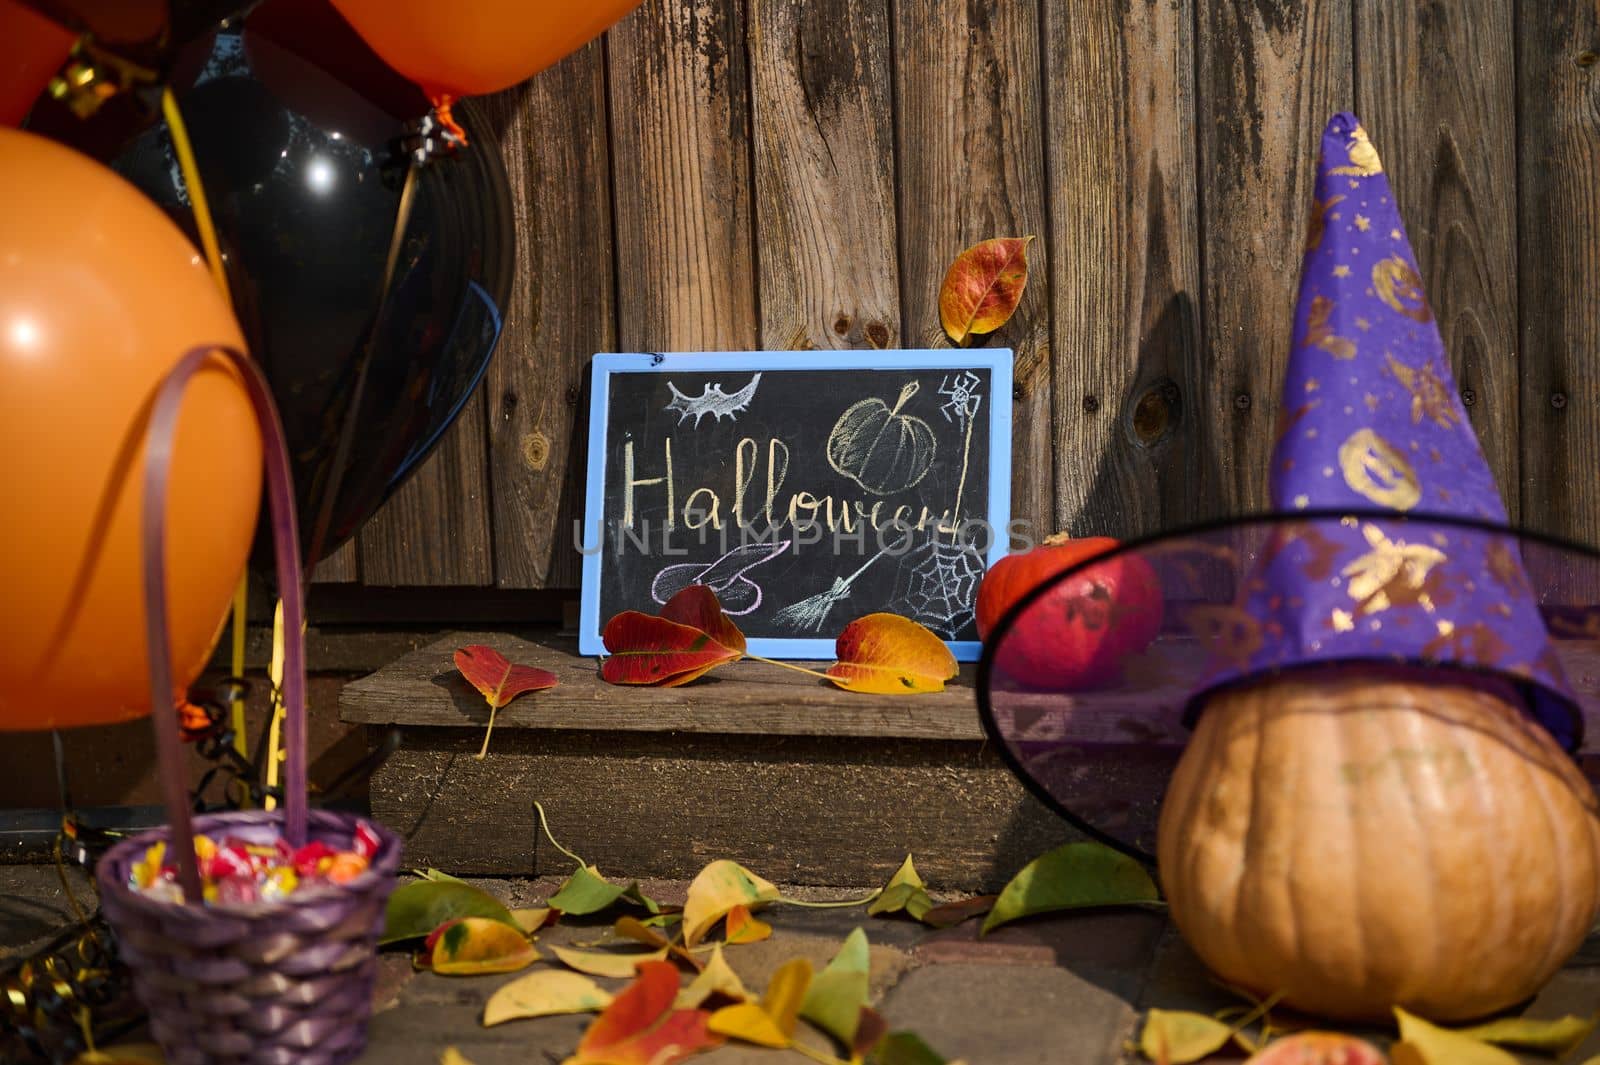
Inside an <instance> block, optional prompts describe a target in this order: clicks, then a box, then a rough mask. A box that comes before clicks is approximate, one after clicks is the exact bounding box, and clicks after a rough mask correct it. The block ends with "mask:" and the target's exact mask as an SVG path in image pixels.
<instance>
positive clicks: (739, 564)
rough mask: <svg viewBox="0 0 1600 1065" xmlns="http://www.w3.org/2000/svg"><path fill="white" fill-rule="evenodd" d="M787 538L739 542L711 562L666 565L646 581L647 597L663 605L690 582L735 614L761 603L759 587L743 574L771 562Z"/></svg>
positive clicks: (724, 609)
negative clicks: (648, 588) (706, 591)
mask: <svg viewBox="0 0 1600 1065" xmlns="http://www.w3.org/2000/svg"><path fill="white" fill-rule="evenodd" d="M790 543H792V541H790V540H779V541H778V542H776V543H755V544H741V545H739V546H738V547H735V548H734V549H733V550H731V551H729V552H728V553H727V554H725V555H723V556H722V557H721V558H719V559H717V560H716V561H715V562H677V563H674V564H673V565H670V566H667V567H666V568H665V569H663V570H662V571H661V572H660V573H657V574H656V579H655V580H654V581H652V582H651V584H650V598H652V599H654V600H655V601H656V602H658V603H661V604H662V605H665V604H666V603H667V601H668V600H670V599H671V598H672V597H673V596H675V595H677V594H678V593H679V592H681V591H683V590H684V589H685V588H687V587H689V586H690V585H691V584H703V585H705V586H706V587H708V588H710V589H711V590H712V591H713V592H716V593H717V598H718V599H719V600H721V602H722V610H723V613H725V614H731V615H733V616H734V617H738V616H739V615H741V614H748V613H750V612H752V611H754V610H756V609H758V608H759V607H760V606H761V599H762V595H763V592H762V590H761V586H760V585H759V584H757V583H756V582H755V581H753V580H751V579H750V578H749V577H747V576H745V574H746V573H748V572H750V570H752V569H754V568H755V567H757V566H759V565H761V564H762V563H764V562H771V561H772V560H773V559H775V558H777V557H778V556H779V555H781V554H783V553H784V552H785V551H787V550H789V544H790Z"/></svg>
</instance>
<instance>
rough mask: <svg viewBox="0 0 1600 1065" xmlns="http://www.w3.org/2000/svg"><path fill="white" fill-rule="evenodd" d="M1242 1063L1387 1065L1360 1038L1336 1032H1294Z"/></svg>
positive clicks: (1376, 1049) (1261, 1064)
mask: <svg viewBox="0 0 1600 1065" xmlns="http://www.w3.org/2000/svg"><path fill="white" fill-rule="evenodd" d="M1245 1065H1388V1062H1387V1060H1386V1059H1385V1058H1384V1056H1383V1054H1382V1052H1381V1051H1379V1050H1378V1048H1377V1047H1375V1046H1373V1045H1372V1044H1371V1043H1369V1042H1367V1041H1366V1040H1364V1039H1357V1038H1356V1037H1355V1036H1353V1035H1344V1034H1342V1033H1340V1032H1296V1033H1295V1034H1294V1035H1289V1036H1285V1037H1283V1038H1282V1039H1274V1040H1273V1041H1272V1042H1270V1043H1268V1044H1267V1045H1266V1046H1265V1047H1263V1048H1262V1049H1260V1050H1258V1051H1256V1052H1255V1053H1254V1054H1252V1055H1251V1056H1250V1060H1249V1061H1247V1062H1245Z"/></svg>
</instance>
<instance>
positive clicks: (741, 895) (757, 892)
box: [683, 859, 778, 947]
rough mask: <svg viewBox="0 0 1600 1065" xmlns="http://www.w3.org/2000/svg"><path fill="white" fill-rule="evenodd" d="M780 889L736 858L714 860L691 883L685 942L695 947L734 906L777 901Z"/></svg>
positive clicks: (685, 914) (685, 913) (754, 905)
mask: <svg viewBox="0 0 1600 1065" xmlns="http://www.w3.org/2000/svg"><path fill="white" fill-rule="evenodd" d="M777 898H778V889H777V887H775V886H774V885H772V884H769V883H768V882H767V881H765V880H763V879H761V878H760V877H759V876H756V875H755V874H754V873H752V872H750V870H748V869H746V868H745V867H744V866H742V865H740V864H738V863H737V862H731V861H728V860H727V859H723V860H721V861H715V862H712V863H711V864H710V865H708V866H706V867H705V868H704V869H702V870H700V873H699V875H698V876H696V877H695V878H694V881H693V882H692V883H691V884H690V885H689V898H688V901H687V902H686V903H685V904H684V907H683V943H684V946H686V947H692V946H694V945H696V944H697V943H699V942H700V941H701V940H702V939H704V938H705V937H706V933H707V932H710V931H711V928H712V926H713V925H715V924H716V923H717V922H718V921H719V920H721V919H722V918H723V917H724V916H726V915H727V913H728V911H730V910H732V909H733V908H734V907H735V906H745V907H748V908H751V909H754V908H755V907H756V906H759V905H763V904H765V903H768V902H774V901H776V900H777Z"/></svg>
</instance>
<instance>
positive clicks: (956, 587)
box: [893, 536, 984, 640]
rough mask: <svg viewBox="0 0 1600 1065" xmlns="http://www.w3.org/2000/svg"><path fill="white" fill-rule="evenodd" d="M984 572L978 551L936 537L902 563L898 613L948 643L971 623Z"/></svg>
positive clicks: (898, 575)
mask: <svg viewBox="0 0 1600 1065" xmlns="http://www.w3.org/2000/svg"><path fill="white" fill-rule="evenodd" d="M983 570H984V565H983V556H982V555H980V554H978V550H977V548H975V547H973V546H972V545H971V544H952V543H946V542H945V541H943V540H941V539H939V538H938V537H937V536H935V537H933V538H931V539H929V540H928V541H927V542H926V543H924V544H921V545H919V546H917V547H915V548H913V549H912V550H911V551H909V552H908V553H907V554H906V555H904V556H903V557H902V558H901V559H900V568H899V571H898V572H897V573H896V574H895V595H894V600H893V604H894V607H895V610H896V611H897V612H898V613H901V614H904V615H905V616H906V617H909V618H911V619H912V620H913V621H919V622H921V623H922V624H924V625H926V626H927V627H928V628H930V629H932V630H933V631H934V632H936V633H938V634H939V635H940V636H943V637H944V638H945V639H947V640H951V639H955V638H956V635H957V634H958V633H960V632H961V631H962V630H963V629H965V628H966V627H967V626H968V625H970V624H971V623H972V618H973V607H974V604H975V603H976V602H977V599H978V582H979V581H981V580H982V579H983Z"/></svg>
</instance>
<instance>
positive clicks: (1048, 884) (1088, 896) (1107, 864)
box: [983, 841, 1161, 934]
mask: <svg viewBox="0 0 1600 1065" xmlns="http://www.w3.org/2000/svg"><path fill="white" fill-rule="evenodd" d="M1160 900H1161V892H1160V891H1158V890H1157V889H1156V883H1155V881H1154V880H1152V879H1150V873H1149V872H1148V871H1147V870H1146V869H1145V867H1144V866H1142V865H1140V864H1139V863H1138V862H1136V861H1134V860H1133V859H1132V858H1130V857H1128V856H1127V855H1126V854H1123V853H1122V852H1121V851H1116V850H1112V849H1111V848H1110V847H1107V846H1106V845H1105V844H1103V843H1095V842H1092V841H1082V842H1078V843H1068V844H1066V845H1065V846H1062V847H1057V848H1056V849H1055V850H1053V851H1050V852H1049V853H1047V854H1044V855H1042V856H1041V857H1038V858H1035V859H1034V860H1033V861H1031V862H1029V863H1028V864H1027V865H1026V866H1024V867H1023V870H1022V872H1020V873H1018V874H1017V875H1016V876H1014V877H1012V878H1011V882H1010V883H1009V884H1007V885H1006V886H1005V888H1004V890H1002V891H1001V892H1000V897H999V898H998V899H996V900H995V903H994V908H993V909H992V910H990V911H989V916H988V917H986V918H984V921H983V933H984V934H987V933H989V932H991V931H993V930H994V929H996V928H998V927H1000V926H1001V925H1003V924H1005V923H1006V922H1008V921H1015V920H1016V919H1017V918H1019V917H1031V916H1032V915H1034V914H1038V913H1049V912H1051V911H1054V910H1075V909H1080V908H1083V907H1087V906H1121V905H1127V904H1129V903H1150V902H1159V901H1160Z"/></svg>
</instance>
